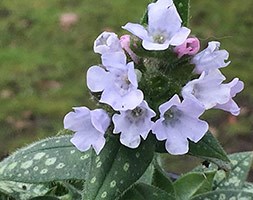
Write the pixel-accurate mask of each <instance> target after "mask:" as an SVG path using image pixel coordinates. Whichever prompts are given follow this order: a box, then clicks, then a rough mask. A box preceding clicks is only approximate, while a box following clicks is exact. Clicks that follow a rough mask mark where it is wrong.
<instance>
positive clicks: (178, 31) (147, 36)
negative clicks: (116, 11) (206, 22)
mask: <svg viewBox="0 0 253 200" xmlns="http://www.w3.org/2000/svg"><path fill="white" fill-rule="evenodd" d="M181 24H182V20H181V18H180V16H179V14H178V12H177V9H176V6H175V5H174V3H173V1H172V0H158V1H157V2H156V3H151V4H149V6H148V26H147V27H143V26H142V25H140V24H133V23H127V24H126V25H125V26H123V28H124V29H126V30H128V31H129V32H131V33H132V34H134V35H136V36H137V37H139V38H140V39H142V46H143V47H144V48H145V49H147V50H165V49H167V48H168V47H169V46H170V45H172V46H178V45H180V44H182V43H183V42H184V41H185V40H186V38H187V37H188V35H189V34H190V29H188V28H186V27H182V25H181Z"/></svg>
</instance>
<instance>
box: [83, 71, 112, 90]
mask: <svg viewBox="0 0 253 200" xmlns="http://www.w3.org/2000/svg"><path fill="white" fill-rule="evenodd" d="M108 76H109V73H108V72H106V71H105V70H104V69H103V68H101V67H99V66H92V67H90V68H89V69H88V71H87V86H88V88H89V89H90V90H91V91H92V92H101V91H103V90H104V89H105V86H106V85H107V84H108V82H109V77H108Z"/></svg>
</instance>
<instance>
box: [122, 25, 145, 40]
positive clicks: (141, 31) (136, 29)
mask: <svg viewBox="0 0 253 200" xmlns="http://www.w3.org/2000/svg"><path fill="white" fill-rule="evenodd" d="M122 28H123V29H125V30H128V31H129V32H131V33H132V34H133V35H136V36H137V37H139V38H140V39H142V40H144V39H147V38H148V32H147V30H146V29H145V28H144V27H143V26H142V25H140V24H134V23H127V24H126V25H125V26H123V27H122Z"/></svg>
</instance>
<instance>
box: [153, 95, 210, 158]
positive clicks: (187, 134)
mask: <svg viewBox="0 0 253 200" xmlns="http://www.w3.org/2000/svg"><path fill="white" fill-rule="evenodd" d="M159 111H160V119H158V120H157V121H156V122H155V124H154V126H153V128H152V132H153V133H154V134H155V135H156V138H157V139H158V140H160V141H163V140H166V142H165V148H166V150H167V151H168V152H169V153H170V154H173V155H181V154H185V153H187V152H188V150H189V142H188V139H189V140H191V141H193V142H195V143H197V142H198V141H199V140H200V139H201V138H202V137H203V136H204V135H205V133H206V132H207V130H208V124H207V123H206V122H205V121H202V120H200V119H199V117H200V115H202V114H203V113H204V111H205V108H204V107H203V106H202V105H201V104H199V103H198V102H197V101H194V100H192V99H188V98H186V99H184V100H183V102H181V101H180V99H179V97H178V95H174V96H173V97H172V98H171V99H170V100H169V101H167V102H166V103H164V104H162V105H161V106H159Z"/></svg>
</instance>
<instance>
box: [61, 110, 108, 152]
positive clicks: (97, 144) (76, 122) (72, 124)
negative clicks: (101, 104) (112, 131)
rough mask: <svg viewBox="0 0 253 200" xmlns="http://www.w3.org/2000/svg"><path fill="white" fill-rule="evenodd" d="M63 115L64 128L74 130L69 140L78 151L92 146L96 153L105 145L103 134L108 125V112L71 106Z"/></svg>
mask: <svg viewBox="0 0 253 200" xmlns="http://www.w3.org/2000/svg"><path fill="white" fill-rule="evenodd" d="M73 110H74V112H69V113H68V114H67V115H66V116H65V117H64V121H63V123H64V128H65V129H68V130H71V131H74V132H75V134H74V136H73V138H72V139H71V142H72V143H73V144H74V145H75V146H76V148H77V149H79V150H80V151H87V150H88V149H90V147H91V146H92V147H93V149H94V150H95V152H96V153H97V154H99V152H100V151H101V150H102V148H103V147H104V145H105V137H104V134H105V132H106V130H107V128H108V127H109V125H110V118H109V116H108V114H107V113H106V112H105V111H104V110H102V109H95V110H89V109H88V108H87V107H76V108H73Z"/></svg>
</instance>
